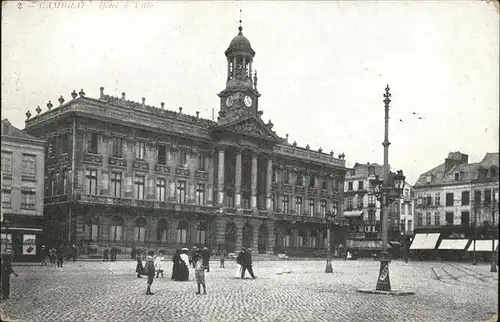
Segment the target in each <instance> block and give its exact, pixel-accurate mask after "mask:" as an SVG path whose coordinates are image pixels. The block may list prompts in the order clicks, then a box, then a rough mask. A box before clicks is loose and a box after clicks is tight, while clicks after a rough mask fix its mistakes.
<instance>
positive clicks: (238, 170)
mask: <svg viewBox="0 0 500 322" xmlns="http://www.w3.org/2000/svg"><path fill="white" fill-rule="evenodd" d="M242 152H243V151H242V149H240V148H238V149H237V150H236V174H235V176H236V177H235V178H234V185H235V190H236V193H235V195H234V205H235V207H236V208H241V154H242Z"/></svg>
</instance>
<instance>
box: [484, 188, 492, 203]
mask: <svg viewBox="0 0 500 322" xmlns="http://www.w3.org/2000/svg"><path fill="white" fill-rule="evenodd" d="M484 203H485V204H487V205H489V204H491V189H484Z"/></svg>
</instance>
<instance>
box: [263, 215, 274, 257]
mask: <svg viewBox="0 0 500 322" xmlns="http://www.w3.org/2000/svg"><path fill="white" fill-rule="evenodd" d="M265 225H266V226H267V250H266V251H267V253H268V254H270V255H272V254H274V244H275V238H276V236H274V221H273V220H268V221H266V223H265Z"/></svg>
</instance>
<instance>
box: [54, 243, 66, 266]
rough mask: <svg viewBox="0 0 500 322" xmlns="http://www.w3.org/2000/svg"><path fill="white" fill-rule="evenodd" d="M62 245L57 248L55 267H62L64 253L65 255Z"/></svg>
mask: <svg viewBox="0 0 500 322" xmlns="http://www.w3.org/2000/svg"><path fill="white" fill-rule="evenodd" d="M65 253H66V252H65V249H64V246H61V247H59V250H58V251H57V253H56V256H57V267H61V268H62V267H63V262H64V255H65Z"/></svg>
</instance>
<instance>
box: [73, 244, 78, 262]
mask: <svg viewBox="0 0 500 322" xmlns="http://www.w3.org/2000/svg"><path fill="white" fill-rule="evenodd" d="M77 255H78V250H77V249H76V245H73V246H72V247H71V256H72V257H73V262H76V256H77Z"/></svg>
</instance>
